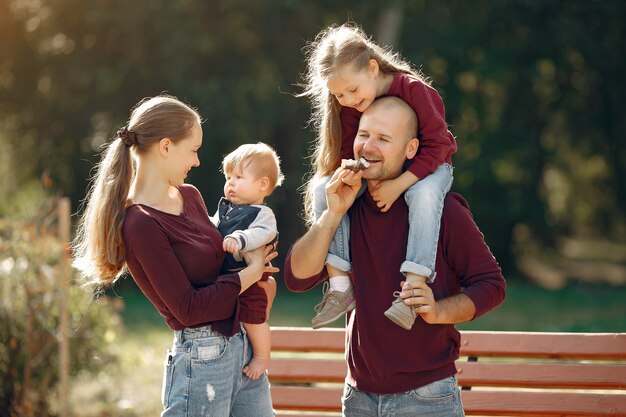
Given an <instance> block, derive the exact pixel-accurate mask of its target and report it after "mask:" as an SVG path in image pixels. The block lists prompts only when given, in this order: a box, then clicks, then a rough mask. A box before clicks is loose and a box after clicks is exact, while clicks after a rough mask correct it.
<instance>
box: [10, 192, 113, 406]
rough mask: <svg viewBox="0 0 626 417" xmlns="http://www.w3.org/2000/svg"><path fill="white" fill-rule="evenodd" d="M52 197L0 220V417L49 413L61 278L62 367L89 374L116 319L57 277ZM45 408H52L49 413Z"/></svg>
mask: <svg viewBox="0 0 626 417" xmlns="http://www.w3.org/2000/svg"><path fill="white" fill-rule="evenodd" d="M54 203H55V199H48V200H46V201H45V203H44V204H43V205H42V206H40V205H39V204H37V203H36V202H33V200H32V198H31V204H32V205H34V206H36V207H39V208H42V211H41V212H40V213H38V215H36V216H35V215H34V216H32V217H30V218H28V219H24V218H23V219H16V218H3V219H0V254H1V255H0V340H2V342H3V343H2V344H0V381H1V382H0V383H1V385H0V410H2V411H0V415H1V416H2V417H8V416H11V417H14V416H25V417H28V416H47V415H53V414H54V410H52V406H51V404H53V403H54V398H56V391H55V390H56V389H57V384H58V381H59V373H60V370H59V336H60V309H61V306H60V303H59V301H60V300H59V295H60V293H59V291H60V290H59V288H60V285H59V282H60V280H65V281H67V282H68V295H67V300H68V305H67V308H68V310H69V323H68V326H69V328H68V329H67V334H68V336H69V346H70V369H69V371H70V373H71V374H72V375H74V374H76V373H77V372H78V371H88V372H93V371H96V370H98V368H99V367H101V366H102V365H103V363H104V361H105V360H108V359H110V358H107V357H106V353H105V350H104V349H105V348H106V347H107V345H109V344H110V343H111V342H112V341H113V340H114V339H115V337H116V332H117V328H118V327H119V325H120V324H121V323H120V319H119V315H118V314H117V312H116V311H114V310H112V309H111V308H104V307H101V306H98V307H97V308H90V305H91V304H92V303H93V302H92V301H91V294H90V293H89V291H87V290H86V289H85V288H83V287H80V286H79V285H78V284H77V281H76V280H75V278H74V277H73V276H60V275H59V274H60V265H61V261H62V259H63V251H64V248H65V245H63V244H62V243H61V242H60V241H59V239H58V237H57V236H55V234H54V232H55V229H56V218H55V215H54V209H55V205H54ZM51 413H52V414H51Z"/></svg>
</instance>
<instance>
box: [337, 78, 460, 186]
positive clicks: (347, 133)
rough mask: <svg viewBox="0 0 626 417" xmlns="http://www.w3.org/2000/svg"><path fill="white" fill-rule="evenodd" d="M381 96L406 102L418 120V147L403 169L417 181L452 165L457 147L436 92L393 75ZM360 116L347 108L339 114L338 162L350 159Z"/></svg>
mask: <svg viewBox="0 0 626 417" xmlns="http://www.w3.org/2000/svg"><path fill="white" fill-rule="evenodd" d="M385 96H392V97H399V98H401V99H402V100H404V101H406V102H407V103H408V104H409V105H410V106H411V108H412V109H413V111H415V113H416V114H417V118H418V120H419V131H418V134H417V138H418V139H419V141H420V146H419V150H418V152H417V155H415V157H414V158H413V159H412V160H411V163H410V165H409V167H408V168H407V169H408V170H409V171H411V172H412V173H413V174H414V175H415V176H416V177H417V178H418V179H420V180H421V179H422V178H424V177H426V176H427V175H429V174H432V173H433V172H435V170H436V169H437V167H439V165H441V164H443V163H444V162H447V163H448V164H450V165H452V154H454V153H455V152H456V150H457V144H456V139H455V138H454V136H453V135H452V133H451V132H450V130H448V125H447V123H446V109H445V106H444V104H443V100H442V99H441V96H440V95H439V93H438V92H437V90H435V89H434V88H433V87H432V86H430V85H428V84H426V83H424V82H422V81H421V80H419V79H417V78H415V77H412V76H411V75H408V74H401V73H395V74H393V81H392V82H391V86H390V87H389V91H388V92H387V94H385ZM361 114H362V113H361V112H359V111H358V110H356V109H353V108H351V107H344V108H343V109H342V110H341V138H342V139H341V158H344V159H352V158H354V151H353V148H352V147H353V145H354V138H355V137H356V133H357V132H358V130H359V120H360V119H361Z"/></svg>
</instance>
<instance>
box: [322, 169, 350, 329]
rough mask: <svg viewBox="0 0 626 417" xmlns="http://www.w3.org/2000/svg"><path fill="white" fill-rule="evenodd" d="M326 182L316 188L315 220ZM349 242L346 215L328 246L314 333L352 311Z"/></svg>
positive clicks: (324, 198) (324, 197)
mask: <svg viewBox="0 0 626 417" xmlns="http://www.w3.org/2000/svg"><path fill="white" fill-rule="evenodd" d="M329 180H330V177H324V178H322V179H320V180H319V181H318V182H317V183H316V184H315V187H314V194H313V196H314V198H313V211H314V215H315V218H316V219H318V218H319V217H320V216H321V215H322V213H323V212H324V210H326V208H327V204H326V192H325V188H326V184H327V183H328V181H329ZM349 241H350V219H349V217H348V215H345V216H343V219H342V220H341V223H340V225H339V227H338V228H337V231H336V232H335V237H334V238H333V240H332V242H331V243H330V248H329V253H328V256H327V258H326V269H327V271H328V276H329V277H330V278H329V280H328V282H329V284H324V290H323V294H324V298H323V299H322V302H321V303H319V304H318V305H317V306H315V311H316V315H315V317H313V319H312V320H311V326H312V327H313V328H314V329H318V328H320V327H322V326H325V325H327V324H329V323H332V322H333V321H335V320H337V319H338V318H340V317H341V316H343V315H344V314H345V313H346V312H348V311H350V310H352V309H353V308H354V307H355V304H354V294H353V290H352V284H351V282H350V277H349V276H348V274H349V272H350V270H351V269H352V265H351V263H350V249H349V246H348V245H349Z"/></svg>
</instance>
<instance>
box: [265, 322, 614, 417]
mask: <svg viewBox="0 0 626 417" xmlns="http://www.w3.org/2000/svg"><path fill="white" fill-rule="evenodd" d="M461 334H462V338H461V355H462V357H461V358H460V359H459V360H458V361H457V368H458V370H459V373H458V375H457V376H458V380H459V385H460V386H461V387H462V392H461V395H462V399H463V405H464V408H465V413H466V414H467V415H469V416H474V415H480V416H594V417H600V416H626V333H530V332H480V331H463V332H461ZM343 352H344V330H343V329H320V330H311V329H307V328H287V327H273V328H272V363H271V366H270V381H271V383H272V388H271V390H272V400H273V402H274V408H275V409H276V410H277V412H278V416H308V417H321V416H334V415H338V414H340V412H341V394H342V388H343V380H344V377H345V374H346V364H345V361H344V357H343Z"/></svg>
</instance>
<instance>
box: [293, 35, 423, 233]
mask: <svg viewBox="0 0 626 417" xmlns="http://www.w3.org/2000/svg"><path fill="white" fill-rule="evenodd" d="M304 51H305V56H306V62H307V71H306V73H305V74H304V76H303V83H302V87H303V89H304V91H303V92H302V93H300V94H299V95H298V96H299V97H302V96H304V97H308V98H309V99H310V100H311V107H312V109H311V119H310V120H309V122H310V123H311V124H312V125H313V127H314V129H315V131H316V133H317V140H316V141H315V144H314V146H313V152H312V159H313V160H312V162H311V173H310V175H309V180H308V181H307V183H306V185H305V187H306V189H305V195H304V209H305V217H306V219H307V221H308V222H309V223H311V222H312V221H313V220H314V218H313V212H312V196H313V184H314V183H315V182H317V180H318V179H320V178H322V177H325V176H327V175H331V174H332V173H333V172H334V171H335V170H336V169H337V168H338V167H339V165H340V163H341V160H340V159H341V157H340V156H341V155H340V154H341V118H340V117H341V108H342V107H341V105H340V104H339V102H338V101H337V99H336V98H335V96H334V95H332V94H331V92H330V91H329V90H328V88H327V87H326V83H327V81H328V79H329V78H330V77H332V76H333V75H334V74H336V72H337V70H339V69H341V68H344V66H345V65H347V64H351V65H353V66H354V68H355V69H356V70H357V71H358V70H361V69H363V68H365V67H366V66H367V65H368V63H369V62H370V60H371V59H374V60H376V62H378V66H379V68H380V71H382V72H383V73H384V74H390V73H404V74H411V75H412V76H414V77H416V78H418V79H420V80H421V81H423V82H427V81H426V80H425V78H424V77H423V76H422V75H421V73H420V72H419V71H418V70H416V69H414V68H413V67H412V66H411V64H409V63H408V62H407V61H406V60H405V59H403V58H402V57H401V56H400V55H399V54H398V53H396V52H393V51H392V50H391V49H384V48H381V47H380V46H378V45H377V44H376V43H374V42H373V41H372V40H371V38H370V37H369V36H367V35H366V34H365V33H364V32H363V30H362V29H361V28H360V27H359V26H357V25H355V24H353V23H345V24H343V25H341V26H336V25H333V26H329V27H328V28H326V29H324V30H322V31H321V32H320V33H319V34H318V35H317V37H316V38H315V40H314V41H313V42H310V43H309V44H308V45H307V46H306V47H305V48H304Z"/></svg>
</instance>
